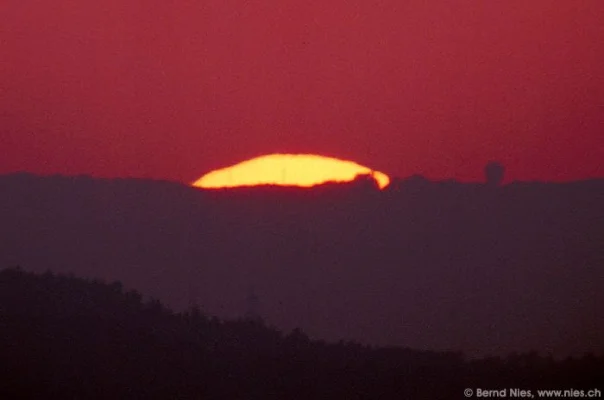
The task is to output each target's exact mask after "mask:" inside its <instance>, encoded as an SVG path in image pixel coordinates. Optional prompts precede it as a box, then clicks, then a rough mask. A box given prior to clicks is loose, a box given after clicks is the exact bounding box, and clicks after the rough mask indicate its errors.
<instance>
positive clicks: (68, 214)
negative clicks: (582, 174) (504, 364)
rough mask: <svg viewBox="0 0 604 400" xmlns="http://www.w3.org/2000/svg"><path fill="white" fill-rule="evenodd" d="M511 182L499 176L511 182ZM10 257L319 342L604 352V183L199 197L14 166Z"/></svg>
mask: <svg viewBox="0 0 604 400" xmlns="http://www.w3.org/2000/svg"><path fill="white" fill-rule="evenodd" d="M494 181H495V182H498V179H494ZM0 193H2V196H0V221H1V223H0V265H22V266H23V267H24V268H26V269H27V270H29V271H34V272H44V271H45V270H47V269H50V270H52V271H54V272H56V273H68V272H72V273H75V274H77V275H78V276H82V277H86V278H98V279H104V280H108V281H114V280H119V281H121V282H123V284H124V286H125V287H126V288H128V289H136V290H138V291H140V292H141V293H146V294H148V295H150V296H153V297H155V298H160V299H162V301H164V302H165V304H167V305H168V306H169V307H170V308H171V309H173V310H175V311H182V310H184V309H185V308H186V307H188V306H189V305H190V304H192V303H195V304H197V305H198V306H199V307H200V309H201V310H202V311H203V312H204V313H207V314H209V315H216V316H217V317H220V318H227V319H234V318H238V317H240V316H242V315H244V314H245V313H246V310H247V304H246V297H247V296H248V294H249V288H250V287H254V288H255V293H256V295H257V296H258V298H259V299H260V300H261V302H262V308H261V314H262V315H261V316H262V318H263V319H264V320H265V321H266V322H267V323H269V324H271V325H274V326H276V327H277V328H278V329H280V330H282V331H291V330H292V329H294V328H296V327H300V328H301V329H303V330H304V332H306V334H307V335H308V336H309V337H311V338H313V339H323V340H329V341H338V340H354V341H358V342H361V343H365V344H371V345H379V346H404V347H409V348H416V349H423V350H437V351H444V350H451V351H463V352H464V353H465V354H467V355H468V356H470V357H475V356H485V355H494V356H503V355H505V354H508V353H511V352H518V353H523V352H527V351H532V350H535V351H538V352H539V354H542V355H548V354H551V355H553V356H554V357H556V358H560V357H566V356H568V355H581V354H583V353H584V352H586V351H593V352H594V353H595V354H601V353H602V352H603V351H604V338H603V332H604V313H603V312H602V307H601V305H602V304H604V291H602V287H604V273H602V268H603V267H604V246H602V243H604V218H602V216H603V215H604V181H603V180H598V179H594V180H586V181H581V182H569V183H556V184H554V183H543V182H513V183H510V184H506V185H494V186H493V185H485V184H484V183H475V184H474V183H469V184H462V183H459V182H456V181H443V182H432V181H429V180H427V179H424V178H422V177H419V176H416V177H411V178H409V179H404V180H394V181H393V182H392V184H391V185H390V186H389V187H388V188H387V189H386V190H384V191H379V190H376V189H375V187H374V185H371V184H369V182H368V181H367V179H365V178H362V179H359V180H358V181H355V182H352V183H350V184H326V185H322V186H319V187H316V188H313V189H310V190H308V189H300V188H283V187H262V188H240V189H234V190H200V189H196V188H192V187H188V186H185V185H182V184H178V183H173V182H162V181H150V180H142V179H111V180H107V179H93V178H90V177H86V176H80V177H61V176H51V177H38V176H33V175H28V174H15V175H7V176H0Z"/></svg>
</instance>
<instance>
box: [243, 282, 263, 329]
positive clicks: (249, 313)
mask: <svg viewBox="0 0 604 400" xmlns="http://www.w3.org/2000/svg"><path fill="white" fill-rule="evenodd" d="M259 308H260V299H259V298H258V296H257V295H256V292H255V291H254V288H252V289H251V290H250V292H249V294H248V296H247V298H246V311H245V319H247V320H248V321H254V322H258V321H261V320H262V318H261V317H260V312H259Z"/></svg>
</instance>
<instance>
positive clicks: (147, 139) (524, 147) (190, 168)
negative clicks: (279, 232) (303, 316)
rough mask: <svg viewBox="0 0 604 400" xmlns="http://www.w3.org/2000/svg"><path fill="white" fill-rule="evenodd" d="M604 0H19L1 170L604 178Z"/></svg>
mask: <svg viewBox="0 0 604 400" xmlns="http://www.w3.org/2000/svg"><path fill="white" fill-rule="evenodd" d="M603 136H604V1H602V0H530V1H527V0H501V1H495V0H494V1H485V0H480V1H479V0H472V1H469V0H432V1H429V0H421V1H420V0H411V1H405V0H393V1H390V0H384V1H377V0H365V1H360V0H332V1H327V0H321V1H319V0H307V1H287V0H264V1H243V0H220V1H209V0H197V1H193V0H182V1H175V0H173V1H167V0H162V1H159V0H154V1H142V0H104V1H96V0H37V1H36V0H4V1H2V4H1V5H0V148H1V150H2V151H1V157H0V173H4V172H12V171H30V172H35V173H43V174H52V173H62V174H80V173H84V174H91V175H95V176H108V177H114V176H135V177H153V178H162V179H172V180H181V181H192V180H194V179H195V178H197V177H198V176H200V175H202V174H203V173H205V172H207V171H208V170H210V169H214V168H218V167H222V166H225V165H228V164H232V163H235V162H238V161H241V160H243V159H246V158H251V157H254V156H257V155H260V154H264V153H271V152H311V153H321V154H326V155H330V156H335V157H341V158H348V159H352V160H355V161H357V162H359V163H361V164H365V165H368V166H370V167H372V168H375V169H378V170H381V171H384V172H387V173H390V174H392V175H395V176H401V177H404V176H408V175H411V174H414V173H420V174H424V175H426V176H428V177H431V178H458V179H461V180H474V179H482V168H483V166H484V164H485V163H486V161H487V160H489V159H499V160H501V161H502V162H503V163H504V164H505V165H506V166H507V168H508V177H509V178H511V179H544V180H568V179H577V178H586V177H593V176H604V166H603V163H602V160H603V159H604V138H603Z"/></svg>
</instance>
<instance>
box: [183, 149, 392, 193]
mask: <svg viewBox="0 0 604 400" xmlns="http://www.w3.org/2000/svg"><path fill="white" fill-rule="evenodd" d="M359 175H371V176H372V177H373V179H374V180H375V181H376V183H377V185H378V186H379V187H380V189H383V188H385V187H386V186H388V184H389V183H390V178H389V177H388V176H387V175H386V174H384V173H383V172H379V171H375V170H372V169H370V168H368V167H366V166H363V165H360V164H357V163H355V162H353V161H348V160H341V159H338V158H333V157H325V156H321V155H317V154H269V155H264V156H260V157H256V158H252V159H250V160H246V161H242V162H240V163H238V164H235V165H232V166H229V167H226V168H221V169H217V170H214V171H211V172H209V173H207V174H205V175H203V176H202V177H201V178H199V179H198V180H197V181H195V182H193V186H196V187H200V188H206V189H209V188H230V187H239V186H257V185H279V186H299V187H312V186H315V185H320V184H323V183H327V182H350V181H353V180H354V179H355V178H356V177H357V176H359Z"/></svg>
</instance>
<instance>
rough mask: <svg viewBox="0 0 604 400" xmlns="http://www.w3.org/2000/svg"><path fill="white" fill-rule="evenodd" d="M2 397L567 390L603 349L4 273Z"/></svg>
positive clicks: (591, 379) (597, 364) (589, 384)
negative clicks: (379, 332)
mask: <svg viewBox="0 0 604 400" xmlns="http://www.w3.org/2000/svg"><path fill="white" fill-rule="evenodd" d="M0 315H1V319H0V332H1V333H2V336H1V337H2V340H0V354H2V357H0V372H1V373H2V379H1V380H0V398H7V399H8V398H11V399H12V398H19V399H42V398H53V399H54V398H62V399H76V398H82V399H110V398H145V399H324V398H330V399H347V400H348V399H376V398H379V399H400V398H405V399H428V398H430V399H459V398H462V397H463V394H462V393H463V390H464V388H491V389H500V388H522V389H524V390H532V391H533V392H534V391H535V390H537V389H544V388H548V389H555V388H562V389H568V388H574V389H577V390H588V389H592V388H594V387H597V384H600V383H601V382H602V381H603V379H604V358H602V357H597V356H595V355H593V354H586V355H585V356H582V357H580V358H569V359H566V360H564V361H555V360H553V359H551V358H547V357H540V356H539V355H538V354H537V353H535V352H531V353H525V354H511V355H509V356H507V357H505V358H488V359H481V360H474V361H465V360H464V358H463V357H462V355H461V354H460V353H452V352H428V351H414V350H410V349H405V348H395V347H387V348H375V347H370V346H365V345H361V344H358V343H354V342H349V341H339V342H338V343H326V342H324V341H317V340H311V339H310V338H309V337H308V336H307V335H306V334H305V333H304V332H303V331H302V330H301V329H294V330H293V331H291V332H289V333H287V334H284V333H282V332H280V331H278V330H277V329H275V328H272V327H270V326H267V325H265V324H264V323H263V322H262V321H261V320H245V319H239V320H232V321H227V320H222V319H218V318H215V317H209V316H207V315H204V314H203V313H201V312H200V311H199V310H198V309H196V308H192V309H189V310H187V311H185V312H180V313H174V312H172V311H170V310H169V309H168V308H166V307H165V306H163V305H162V304H161V303H160V302H159V301H157V300H147V301H145V300H143V296H142V295H141V294H140V293H138V292H136V291H127V290H124V289H123V286H122V284H121V283H120V282H114V283H103V282H100V281H98V280H84V279H81V278H76V277H74V276H67V275H61V274H54V273H52V272H46V273H43V274H33V273H28V272H25V271H23V270H21V269H19V268H8V269H4V270H1V271H0Z"/></svg>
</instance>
